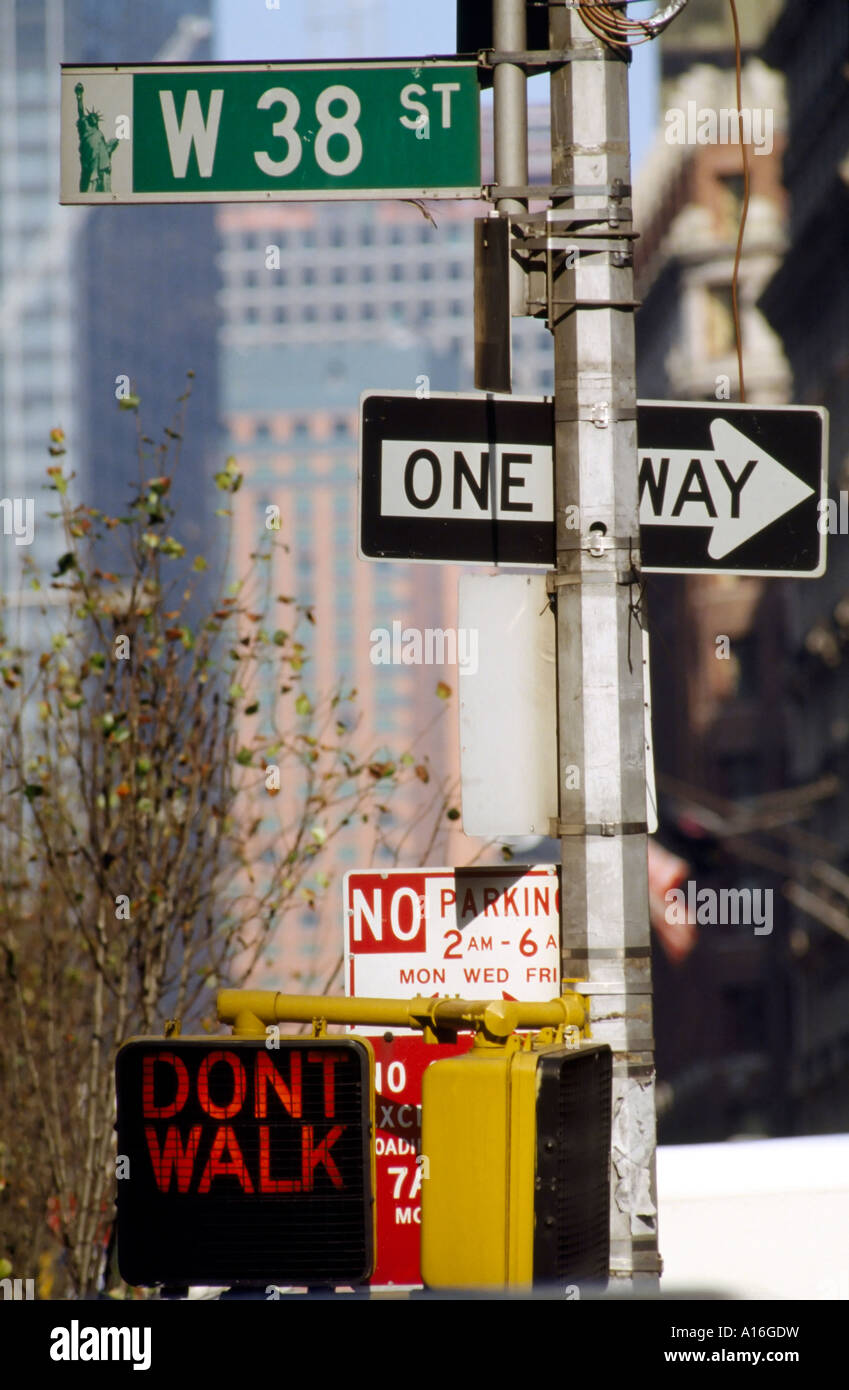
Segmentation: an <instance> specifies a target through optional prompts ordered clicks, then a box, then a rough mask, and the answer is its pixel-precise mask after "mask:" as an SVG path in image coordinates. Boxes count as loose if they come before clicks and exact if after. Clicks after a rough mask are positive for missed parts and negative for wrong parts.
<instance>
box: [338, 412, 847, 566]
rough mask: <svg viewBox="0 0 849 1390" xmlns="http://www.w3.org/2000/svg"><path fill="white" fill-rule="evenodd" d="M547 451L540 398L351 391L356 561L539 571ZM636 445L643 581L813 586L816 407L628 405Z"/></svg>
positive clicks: (548, 560)
mask: <svg viewBox="0 0 849 1390" xmlns="http://www.w3.org/2000/svg"><path fill="white" fill-rule="evenodd" d="M553 439H554V412H553V409H552V402H551V400H550V399H545V398H544V399H540V398H536V399H531V398H527V397H525V398H522V397H515V396H513V397H507V398H503V397H492V396H485V395H477V396H461V395H455V394H449V393H445V394H433V395H431V396H429V397H426V398H424V399H419V398H418V397H417V396H416V395H415V394H414V393H408V392H385V393H381V394H377V393H371V392H367V393H365V394H364V396H363V398H362V408H361V436H360V554H361V555H362V556H363V558H365V559H375V560H430V561H440V560H441V561H449V562H450V561H456V562H460V563H469V562H471V563H475V562H480V563H485V564H489V565H521V566H523V567H535V568H536V567H539V568H544V569H548V568H551V567H552V566H553V565H554V563H555V554H554V503H553ZM636 443H637V456H636V466H637V469H638V485H639V499H640V550H641V554H642V566H643V570H644V571H646V572H648V573H669V574H689V573H694V574H699V573H706V572H711V571H713V572H716V573H721V574H753V575H782V576H785V577H797V578H815V577H816V576H817V575H820V574H822V573H823V571H824V569H825V534H824V531H825V529H826V528H824V527H821V525H820V512H821V507H820V502H821V499H822V498H823V497H824V495H825V478H826V446H827V415H826V412H825V411H824V410H821V409H818V408H816V407H808V406H781V407H767V406H758V405H754V406H749V405H730V404H726V403H713V402H705V403H701V402H700V403H689V402H680V401H676V402H669V401H641V402H640V403H639V406H638V411H637V441H636ZM821 531H822V532H823V534H821Z"/></svg>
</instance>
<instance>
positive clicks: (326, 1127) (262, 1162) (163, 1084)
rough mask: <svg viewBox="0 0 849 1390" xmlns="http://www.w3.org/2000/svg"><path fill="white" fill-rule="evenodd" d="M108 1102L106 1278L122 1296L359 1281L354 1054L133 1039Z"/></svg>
mask: <svg viewBox="0 0 849 1390" xmlns="http://www.w3.org/2000/svg"><path fill="white" fill-rule="evenodd" d="M116 1088H117V1096H118V1123H117V1130H118V1156H119V1162H118V1170H117V1171H118V1203H117V1205H118V1265H119V1268H120V1271H121V1275H122V1277H123V1278H124V1279H126V1280H127V1282H128V1283H129V1284H139V1285H152V1284H176V1285H185V1284H212V1285H215V1284H226V1285H233V1284H240V1283H241V1284H245V1283H260V1284H262V1283H271V1282H274V1283H278V1284H281V1283H282V1284H295V1285H314V1284H351V1283H356V1282H359V1281H361V1280H364V1279H367V1278H368V1277H369V1275H370V1274H371V1272H372V1270H373V1267H374V1199H373V1193H374V1171H373V1161H374V1160H373V1152H372V1150H373V1145H372V1142H371V1137H372V1127H373V1123H374V1058H373V1053H372V1050H371V1046H370V1044H369V1043H368V1042H367V1041H366V1040H365V1039H362V1038H343V1037H334V1038H278V1037H275V1038H274V1039H273V1042H272V1039H264V1038H258V1039H257V1038H227V1037H218V1038H203V1039H200V1038H174V1039H170V1038H138V1039H134V1040H132V1041H130V1042H128V1043H125V1045H124V1046H123V1047H122V1048H121V1050H120V1051H119V1053H118V1057H117V1061H116ZM122 1159H124V1160H125V1161H126V1162H125V1163H123V1164H122V1162H121V1160H122Z"/></svg>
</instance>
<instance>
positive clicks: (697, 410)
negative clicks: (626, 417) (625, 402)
mask: <svg viewBox="0 0 849 1390" xmlns="http://www.w3.org/2000/svg"><path fill="white" fill-rule="evenodd" d="M826 445H827V415H826V412H825V411H824V410H821V409H818V408H816V407H808V406H781V407H767V406H759V405H751V406H750V405H728V404H725V403H723V404H721V405H714V404H711V403H708V404H692V405H691V404H686V403H684V402H680V401H679V402H675V403H669V402H660V401H641V402H640V403H639V408H638V412H637V460H638V468H639V492H640V550H641V553H642V560H643V569H644V570H647V571H649V572H652V571H660V572H667V573H669V572H672V573H677V574H686V573H703V572H705V571H711V570H713V571H715V572H719V573H721V574H762V575H766V574H773V575H783V576H785V577H789V576H791V575H792V576H796V577H799V578H810V579H813V578H816V576H817V575H820V574H822V573H823V572H824V570H825V535H821V534H820V529H821V528H820V525H819V520H820V508H819V503H820V500H821V498H822V497H823V496H824V495H825V479H826ZM823 529H824V528H823Z"/></svg>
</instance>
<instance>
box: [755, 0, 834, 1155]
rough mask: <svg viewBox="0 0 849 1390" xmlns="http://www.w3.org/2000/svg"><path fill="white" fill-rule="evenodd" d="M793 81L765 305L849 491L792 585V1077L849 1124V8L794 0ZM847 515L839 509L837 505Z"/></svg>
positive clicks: (828, 1126) (787, 12)
mask: <svg viewBox="0 0 849 1390" xmlns="http://www.w3.org/2000/svg"><path fill="white" fill-rule="evenodd" d="M764 58H765V59H766V61H767V62H768V63H769V64H770V65H771V66H772V67H773V68H775V69H776V70H777V71H779V72H780V73H781V74H782V75H783V77H784V80H785V85H786V94H787V112H788V124H787V144H786V149H785V154H784V161H783V174H784V183H785V186H786V189H787V193H788V199H789V222H788V236H787V246H786V250H785V253H784V255H783V258H782V261H781V264H780V266H779V267H778V268H777V269H776V271H775V273H774V274H773V276H772V278H771V279H770V281H769V283H768V284H767V286H766V287H765V289H764V291H763V293H762V295H761V298H760V303H759V307H760V309H761V310H762V312H763V313H764V314H765V316H766V318H767V319H768V320H769V322H770V324H771V325H772V327H773V329H774V330H775V331H776V332H777V333H779V334H780V335H781V337H782V339H783V341H784V345H785V350H786V353H787V356H788V358H789V361H790V364H791V368H792V372H793V381H794V395H793V399H794V400H795V401H796V402H798V403H799V404H805V405H819V406H825V407H826V408H827V410H828V412H829V419H830V447H829V487H828V491H829V495H830V497H831V498H832V499H833V501H834V503H835V506H836V508H839V504H840V500H841V497H842V498H843V500H844V508H843V515H844V522H843V529H842V530H840V529H838V530H837V531H836V532H833V533H831V534H829V536H828V542H827V545H828V565H827V570H826V573H825V575H824V576H823V578H822V579H820V580H816V581H814V582H812V583H807V584H794V585H790V586H787V593H786V596H785V604H784V623H785V653H786V656H785V660H786V663H787V667H788V677H789V679H788V682H787V688H788V690H789V695H790V702H789V704H790V716H791V722H792V738H791V739H790V740H789V743H788V752H787V780H788V782H789V783H791V784H803V783H811V782H815V781H817V780H825V781H830V780H835V781H836V790H835V794H834V795H833V796H831V797H830V798H829V799H828V800H824V801H822V803H821V804H820V805H819V807H818V809H817V811H816V814H815V815H814V816H813V817H812V819H811V821H810V823H809V825H808V826H807V827H806V829H807V832H808V836H809V838H808V839H807V840H801V841H800V840H797V841H796V842H795V843H793V844H792V845H791V846H790V863H789V865H788V875H789V876H790V877H791V878H792V880H793V881H794V884H795V888H794V891H793V897H792V902H793V920H792V932H793V935H792V940H793V942H794V944H795V949H796V953H797V964H796V970H795V972H794V977H793V985H794V988H793V990H792V994H791V996H790V1009H791V1018H792V1039H793V1050H792V1067H791V1075H790V1089H791V1098H792V1105H793V1114H794V1117H795V1121H796V1126H797V1129H798V1131H799V1132H816V1131H820V1130H834V1129H843V1130H846V1129H849V941H847V937H849V911H847V902H848V901H849V892H847V890H849V880H847V877H846V875H847V873H849V715H847V709H849V539H847V536H846V534H845V532H846V507H845V500H846V497H847V488H849V265H847V250H848V249H849V7H847V6H846V5H845V4H844V3H843V2H842V0H822V3H820V4H817V5H813V6H812V5H807V4H805V3H804V0H786V3H785V4H784V6H783V8H782V10H781V13H780V15H779V16H778V17H777V19H776V21H775V24H774V26H773V27H772V29H771V31H770V33H769V35H768V37H767V41H766V45H765V48H764ZM837 519H838V525H839V515H838V518H837Z"/></svg>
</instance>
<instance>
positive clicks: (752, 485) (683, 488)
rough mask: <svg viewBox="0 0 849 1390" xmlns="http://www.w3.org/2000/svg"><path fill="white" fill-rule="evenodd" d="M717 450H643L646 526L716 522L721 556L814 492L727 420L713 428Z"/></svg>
mask: <svg viewBox="0 0 849 1390" xmlns="http://www.w3.org/2000/svg"><path fill="white" fill-rule="evenodd" d="M710 437H711V439H712V441H713V453H696V452H694V451H693V450H692V449H640V451H639V456H640V525H641V526H659V525H662V526H711V527H713V535H712V536H711V538H710V541H709V542H708V555H709V556H710V557H711V559H712V560H721V559H723V557H724V556H726V555H728V554H729V552H730V551H732V550H736V549H737V547H738V546H740V545H742V544H743V542H744V541H747V540H750V539H751V537H752V536H756V535H757V534H758V532H759V531H764V530H766V528H767V526H770V525H771V524H772V522H774V521H777V520H778V518H779V517H781V516H784V515H785V513H786V512H790V511H792V510H793V508H794V507H798V505H799V503H800V502H804V500H805V498H806V497H810V495H811V493H812V492H813V491H814V489H813V488H812V487H809V486H808V484H807V483H804V482H802V480H801V478H797V477H796V474H795V473H791V472H790V470H789V468H785V467H784V465H783V464H780V463H779V462H778V460H777V459H774V458H773V457H772V455H771V454H767V453H765V452H764V450H762V449H759V448H758V446H757V445H756V444H754V443H753V442H752V440H751V439H748V438H747V437H746V435H745V434H741V432H740V431H739V430H738V429H735V428H734V426H733V425H731V424H729V423H728V421H727V420H714V421H713V422H712V424H711V427H710Z"/></svg>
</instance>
